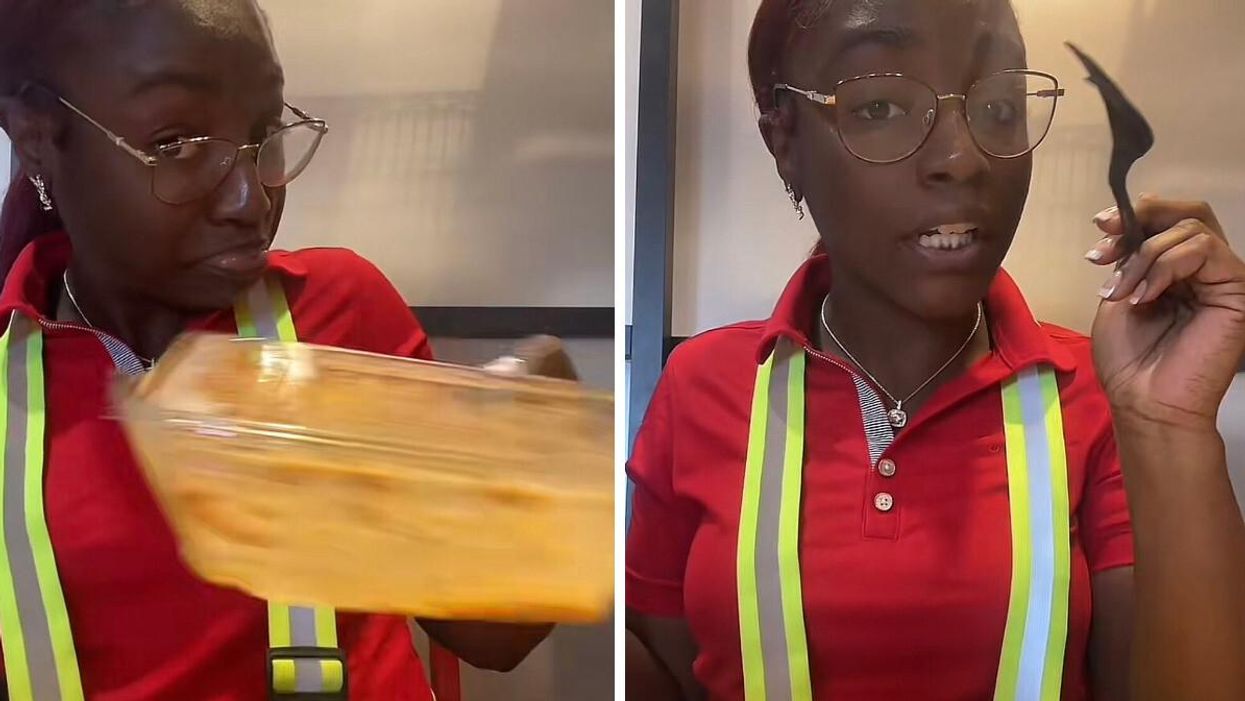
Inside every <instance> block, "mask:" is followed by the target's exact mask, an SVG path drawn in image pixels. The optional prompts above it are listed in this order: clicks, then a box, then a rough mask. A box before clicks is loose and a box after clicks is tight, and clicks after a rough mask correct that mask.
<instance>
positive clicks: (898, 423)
mask: <svg viewBox="0 0 1245 701" xmlns="http://www.w3.org/2000/svg"><path fill="white" fill-rule="evenodd" d="M829 302H830V295H826V298H825V299H823V300H822V302H821V325H822V327H824V328H825V329H826V333H828V334H830V340H832V341H834V344H835V345H836V346H838V347H839V350H841V351H843V355H846V356H847V359H848V360H850V361H852V364H853V365H855V366H856V367H857V368H859V369H860V371H861V372H863V373H864V374H865V377H868V378H869V379H870V380H871V381H872V382H873V384H874V386H875V387H877V388H878V389H880V390H882V394H885V395H886V398H887V399H889V400H891V404H894V405H895V408H894V409H891V410H890V411H888V412H886V419H887V421H890V424H891V426H893V427H895V428H903V427H904V426H907V425H908V413H907V412H906V411H904V410H903V405H904V402H908V401H912V398H913V397H915V396H916V395H918V394H920V393H921V390H923V389H925V388H926V387H928V386H929V383H931V382H933V381H934V380H935V379H937V378H938V376H939V375H941V374H942V373H943V371H945V370H946V369H947V368H949V367H951V363H954V362H955V359H956V358H959V357H960V355H961V354H962V353H963V352H964V349H966V348H968V344H969V343H972V341H973V338H974V337H976V336H977V331H978V329H980V328H981V318H982V317H983V316H984V315H985V312H984V310H983V309H982V307H981V303H980V302H979V303H978V304H977V321H976V322H974V323H973V330H972V331H971V332H970V333H969V334H968V338H966V339H964V343H963V344H962V345H961V346H960V349H959V350H957V351H956V352H955V354H954V355H952V356H951V357H950V358H947V362H945V363H943V364H942V367H940V368H938V371H937V372H935V373H934V374H933V375H930V376H929V379H928V380H926V381H924V382H922V383H921V384H920V386H919V387H917V388H916V389H914V390H912V394H909V395H908V396H906V397H904V398H903V399H895V395H893V394H891V393H890V392H889V391H888V390H887V389H886V388H885V387H883V386H882V383H881V382H878V379H877V378H876V377H874V376H873V374H872V373H870V372H869V371H868V370H866V369H865V366H864V365H861V364H860V361H859V360H856V356H854V355H852V352H851V351H849V350H847V346H845V345H843V342H842V341H840V340H839V337H838V336H835V335H834V331H833V330H831V329H830V322H828V321H826V305H827V304H828V303H829Z"/></svg>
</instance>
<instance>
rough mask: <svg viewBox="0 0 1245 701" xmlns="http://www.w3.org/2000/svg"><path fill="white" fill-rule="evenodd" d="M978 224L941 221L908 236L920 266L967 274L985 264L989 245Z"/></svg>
mask: <svg viewBox="0 0 1245 701" xmlns="http://www.w3.org/2000/svg"><path fill="white" fill-rule="evenodd" d="M986 238H987V237H986V236H985V235H984V232H982V230H981V229H980V227H979V226H978V225H977V224H974V223H968V222H965V223H959V224H942V225H940V226H937V227H935V228H933V229H930V230H928V231H925V232H923V233H920V234H918V235H917V236H916V237H915V238H910V239H908V246H909V250H911V251H913V252H914V253H916V255H917V258H918V260H919V261H920V263H919V264H920V266H921V268H923V269H925V270H927V271H929V272H934V273H947V274H964V273H970V272H975V271H978V270H980V269H981V267H982V266H983V265H985V263H984V261H985V260H986V257H987V253H988V246H986V245H985V242H986Z"/></svg>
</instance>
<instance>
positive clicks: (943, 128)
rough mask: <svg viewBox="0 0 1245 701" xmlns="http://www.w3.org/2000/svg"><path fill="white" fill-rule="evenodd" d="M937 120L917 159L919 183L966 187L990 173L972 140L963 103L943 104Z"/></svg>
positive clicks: (982, 154)
mask: <svg viewBox="0 0 1245 701" xmlns="http://www.w3.org/2000/svg"><path fill="white" fill-rule="evenodd" d="M952 102H958V103H959V104H958V105H953V104H951V103H952ZM936 120H937V121H936V122H935V123H934V128H933V131H932V132H930V135H929V139H928V140H927V141H926V142H925V147H924V148H922V149H921V152H920V154H919V156H918V158H919V164H920V165H919V167H920V174H921V179H922V181H924V182H925V183H927V184H930V185H951V184H965V183H973V182H975V181H978V180H980V179H981V178H982V177H983V176H985V175H986V173H988V172H989V171H990V159H989V157H988V156H987V155H986V154H985V152H984V151H982V150H981V148H980V147H979V146H978V145H977V142H976V141H974V140H973V135H972V132H971V131H970V130H969V126H968V117H967V115H966V114H965V112H964V101H963V100H954V101H952V100H944V101H942V102H941V107H940V108H939V110H938V113H937V116H936Z"/></svg>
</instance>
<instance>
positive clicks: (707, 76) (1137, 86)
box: [628, 0, 1245, 335]
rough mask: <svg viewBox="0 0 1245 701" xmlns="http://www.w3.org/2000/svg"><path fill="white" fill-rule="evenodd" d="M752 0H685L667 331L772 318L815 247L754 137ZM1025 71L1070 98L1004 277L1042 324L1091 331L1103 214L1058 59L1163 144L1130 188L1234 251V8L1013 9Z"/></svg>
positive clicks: (1241, 215) (1086, 112) (1178, 3)
mask: <svg viewBox="0 0 1245 701" xmlns="http://www.w3.org/2000/svg"><path fill="white" fill-rule="evenodd" d="M628 1H629V3H630V4H632V5H635V4H637V3H636V2H635V0H628ZM757 4H758V2H757V0H683V2H682V18H681V27H680V37H679V39H680V52H679V57H680V60H679V91H678V97H679V119H678V132H677V134H678V151H677V182H678V191H677V197H676V213H675V237H676V238H675V282H674V288H675V292H674V331H675V333H676V334H679V335H686V334H690V333H694V332H697V331H701V330H704V329H707V328H711V327H714V326H718V325H721V324H725V323H729V322H732V321H736V320H739V319H745V318H757V317H764V316H768V314H769V311H770V309H771V307H772V304H773V301H774V299H775V297H776V296H777V294H778V292H779V291H780V290H781V286H782V284H783V282H785V280H786V279H787V277H788V275H789V274H790V272H791V271H792V269H793V268H794V267H795V266H796V265H797V264H798V263H799V261H800V260H801V258H802V257H803V255H804V254H805V253H806V252H807V250H808V248H809V246H810V245H811V243H812V242H813V240H814V239H815V237H816V232H815V231H814V229H813V228H812V225H811V222H810V221H809V220H805V221H804V222H797V221H796V219H795V216H794V215H793V213H792V211H791V208H790V205H789V203H788V202H787V201H786V198H785V196H784V192H783V188H782V183H781V181H780V180H779V179H778V177H777V175H776V174H775V173H774V169H773V164H772V161H771V159H770V158H769V155H768V154H767V153H766V151H765V148H764V146H763V144H762V143H761V139H760V137H759V136H758V134H757V129H756V123H755V116H756V112H755V108H754V106H753V103H752V95H751V89H750V87H749V83H748V77H747V71H746V62H745V48H746V42H747V35H748V29H749V26H750V22H751V20H752V15H753V13H754V12H755V9H756V6H757ZM1015 4H1016V6H1017V9H1018V11H1019V13H1020V16H1021V22H1022V25H1023V29H1024V32H1025V35H1026V38H1027V41H1028V44H1029V50H1030V55H1031V64H1032V65H1033V66H1034V67H1040V68H1042V69H1045V70H1048V71H1050V72H1053V73H1055V74H1056V75H1059V76H1060V77H1061V78H1062V79H1063V81H1064V82H1065V83H1066V84H1067V87H1068V88H1069V91H1070V94H1069V98H1068V99H1067V100H1066V101H1065V102H1064V103H1063V104H1061V106H1060V114H1059V115H1058V118H1057V120H1056V125H1055V127H1054V129H1053V130H1052V132H1051V136H1050V138H1049V139H1048V141H1047V142H1046V143H1045V144H1044V145H1043V146H1042V148H1041V149H1040V150H1039V151H1038V154H1037V157H1036V168H1035V173H1034V180H1033V192H1032V196H1031V197H1030V201H1029V207H1028V210H1027V213H1026V216H1025V220H1024V222H1023V224H1022V226H1021V229H1020V232H1019V235H1018V237H1017V241H1016V244H1015V246H1014V247H1013V250H1012V252H1011V255H1010V256H1009V257H1008V259H1007V261H1006V263H1005V265H1006V266H1007V268H1008V269H1009V270H1010V271H1011V272H1012V273H1014V274H1015V275H1016V277H1017V278H1018V279H1019V281H1020V284H1021V286H1022V287H1023V288H1024V290H1025V292H1026V293H1027V295H1028V297H1029V299H1030V302H1031V304H1032V305H1033V306H1034V308H1035V310H1036V311H1037V313H1038V314H1039V315H1040V316H1042V317H1044V318H1046V319H1048V320H1051V321H1055V322H1058V323H1063V324H1066V325H1069V326H1072V327H1074V328H1077V329H1081V330H1084V329H1086V328H1088V324H1089V321H1090V319H1091V318H1092V314H1093V310H1094V306H1095V297H1094V293H1095V291H1096V290H1097V288H1098V286H1099V285H1100V284H1101V282H1102V280H1103V279H1104V277H1105V276H1104V275H1103V274H1102V272H1101V271H1099V270H1095V269H1093V268H1092V267H1090V266H1089V265H1087V264H1085V263H1084V262H1082V261H1081V259H1080V257H1081V255H1082V254H1083V253H1084V251H1085V250H1086V249H1087V248H1088V247H1089V246H1090V245H1091V244H1092V243H1093V242H1094V241H1095V240H1096V238H1097V237H1096V236H1095V229H1094V228H1093V227H1092V225H1091V224H1090V223H1089V220H1090V217H1092V216H1093V214H1094V213H1095V212H1097V211H1098V210H1100V209H1102V208H1103V207H1104V206H1106V205H1108V204H1110V196H1109V192H1108V190H1107V188H1106V184H1105V181H1106V164H1107V159H1108V157H1109V152H1110V134H1109V132H1108V130H1107V126H1106V115H1105V110H1104V109H1103V107H1102V101H1101V99H1100V98H1099V97H1098V96H1097V93H1096V92H1095V91H1094V90H1093V89H1092V88H1091V87H1090V86H1089V85H1088V84H1086V83H1085V82H1083V81H1082V80H1081V79H1082V78H1083V77H1084V70H1083V69H1081V68H1079V67H1078V65H1077V64H1076V63H1075V60H1074V59H1073V58H1072V57H1071V55H1070V54H1068V52H1067V51H1066V50H1065V49H1064V48H1063V46H1062V43H1063V41H1065V40H1069V39H1070V40H1073V41H1076V42H1078V43H1079V44H1080V45H1081V46H1082V47H1083V48H1085V49H1086V50H1087V51H1089V52H1090V53H1091V54H1093V55H1095V56H1096V57H1098V58H1099V59H1100V60H1101V62H1102V63H1103V64H1104V67H1105V68H1106V69H1107V70H1108V71H1109V72H1111V73H1112V74H1113V75H1114V76H1115V77H1117V79H1118V80H1119V81H1120V82H1121V84H1122V85H1123V86H1124V87H1125V89H1126V90H1127V92H1128V93H1129V94H1130V96H1132V97H1133V98H1134V100H1135V101H1136V102H1137V104H1138V105H1139V106H1140V108H1141V109H1142V110H1143V111H1144V112H1145V113H1146V114H1147V115H1148V116H1149V118H1150V120H1151V122H1152V125H1153V127H1154V130H1155V133H1156V134H1157V137H1158V145H1157V147H1156V148H1155V150H1154V151H1153V152H1152V153H1151V155H1150V156H1148V157H1147V158H1146V160H1145V161H1144V162H1143V163H1142V164H1140V166H1139V168H1138V169H1137V170H1136V171H1134V178H1133V180H1132V187H1133V189H1134V190H1136V191H1146V190H1149V191H1154V192H1162V193H1168V194H1171V195H1174V196H1180V197H1197V198H1200V199H1208V200H1210V201H1211V203H1212V204H1214V205H1215V206H1216V207H1217V209H1218V210H1219V213H1220V216H1221V219H1222V220H1223V221H1224V223H1225V225H1226V226H1228V229H1229V233H1230V235H1232V236H1233V239H1234V241H1235V242H1236V244H1237V245H1238V246H1241V247H1242V248H1245V132H1243V131H1242V129H1241V126H1240V122H1241V120H1240V119H1239V118H1238V115H1242V114H1245V91H1242V90H1240V89H1239V88H1240V86H1241V84H1242V83H1241V76H1242V75H1245V45H1243V44H1242V43H1241V40H1240V37H1241V32H1242V30H1245V3H1241V2H1221V1H1220V0H1098V1H1097V2H1082V1H1081V0H1015Z"/></svg>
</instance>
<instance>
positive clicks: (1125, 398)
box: [1086, 195, 1245, 431]
mask: <svg viewBox="0 0 1245 701" xmlns="http://www.w3.org/2000/svg"><path fill="white" fill-rule="evenodd" d="M1136 210H1137V217H1138V220H1139V221H1140V223H1141V226H1142V228H1143V229H1144V230H1145V231H1146V232H1147V233H1151V232H1154V233H1155V235H1154V236H1151V237H1150V238H1149V239H1147V240H1146V242H1145V244H1144V245H1142V247H1141V249H1140V250H1139V251H1138V252H1137V253H1136V254H1134V255H1133V256H1131V257H1129V258H1128V259H1127V260H1125V261H1124V262H1123V264H1122V265H1121V266H1120V267H1119V268H1118V269H1117V271H1116V272H1115V274H1114V275H1113V276H1112V277H1111V278H1110V279H1109V280H1108V281H1107V283H1106V284H1105V285H1104V286H1103V289H1102V293H1101V294H1102V297H1103V298H1104V301H1103V302H1102V304H1101V305H1100V306H1099V308H1098V315H1097V317H1096V318H1095V319H1094V328H1093V342H1094V361H1095V365H1096V366H1097V368H1098V375H1099V378H1100V380H1101V382H1102V385H1103V387H1104V388H1105V389H1106V392H1107V395H1108V397H1109V398H1110V401H1111V404H1112V409H1113V413H1114V415H1115V417H1116V419H1117V421H1118V420H1121V419H1123V420H1140V421H1142V422H1143V423H1147V424H1157V425H1162V426H1172V427H1176V428H1181V429H1191V430H1195V431H1206V430H1210V431H1214V430H1215V428H1216V423H1215V421H1216V416H1217V414H1218V411H1219V405H1220V403H1221V402H1222V401H1223V397H1224V395H1225V394H1226V393H1227V390H1228V386H1229V384H1230V383H1231V382H1232V378H1233V376H1234V375H1235V374H1236V372H1237V371H1238V370H1239V369H1240V366H1241V359H1242V356H1243V354H1245V262H1242V260H1241V259H1240V257H1238V256H1237V255H1236V253H1234V252H1233V251H1232V249H1231V248H1230V247H1229V245H1228V241H1227V238H1226V237H1225V236H1224V232H1223V227H1222V226H1221V225H1220V224H1219V221H1218V220H1217V219H1216V217H1215V213H1214V212H1213V211H1212V210H1211V208H1210V205H1207V204H1205V203H1203V202H1177V201H1172V200H1164V199H1161V198H1158V197H1153V196H1148V195H1143V196H1142V197H1141V198H1140V199H1139V200H1138V202H1137V204H1136ZM1094 222H1095V223H1096V224H1097V225H1098V227H1099V228H1100V229H1102V230H1103V232H1105V233H1106V234H1107V236H1106V238H1104V239H1103V240H1102V241H1099V242H1098V244H1097V245H1095V246H1094V248H1092V249H1091V250H1090V252H1089V253H1088V254H1087V256H1086V257H1087V258H1089V259H1090V260H1091V261H1092V262H1094V263H1097V264H1099V265H1103V266H1106V265H1110V264H1113V263H1116V262H1117V261H1119V259H1120V257H1121V255H1122V253H1123V250H1122V249H1123V241H1122V234H1123V233H1124V232H1123V225H1122V223H1121V220H1120V216H1119V212H1118V211H1115V210H1114V209H1112V210H1108V211H1107V212H1104V213H1103V214H1101V215H1099V216H1098V217H1096V218H1095V219H1094Z"/></svg>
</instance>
